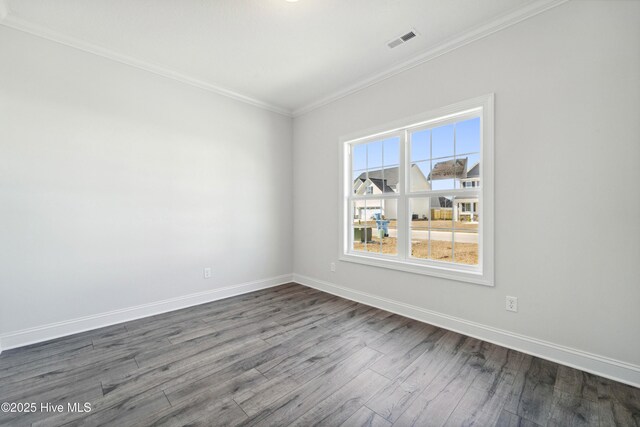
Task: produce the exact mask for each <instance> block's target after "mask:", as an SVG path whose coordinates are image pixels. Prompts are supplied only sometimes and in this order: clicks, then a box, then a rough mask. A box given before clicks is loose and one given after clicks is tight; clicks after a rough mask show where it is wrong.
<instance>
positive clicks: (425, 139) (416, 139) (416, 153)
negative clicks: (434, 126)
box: [411, 129, 431, 162]
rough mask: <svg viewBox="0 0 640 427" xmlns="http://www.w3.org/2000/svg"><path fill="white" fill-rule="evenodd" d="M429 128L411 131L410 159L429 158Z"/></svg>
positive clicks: (414, 160) (413, 160) (415, 160)
mask: <svg viewBox="0 0 640 427" xmlns="http://www.w3.org/2000/svg"><path fill="white" fill-rule="evenodd" d="M430 143H431V129H426V130H421V131H418V132H413V133H411V161H412V162H418V161H420V160H429V159H430V158H431V146H430Z"/></svg>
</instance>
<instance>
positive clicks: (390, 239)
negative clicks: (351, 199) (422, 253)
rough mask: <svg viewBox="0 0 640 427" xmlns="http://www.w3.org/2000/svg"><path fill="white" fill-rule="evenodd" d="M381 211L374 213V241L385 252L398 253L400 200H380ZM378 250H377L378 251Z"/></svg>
mask: <svg viewBox="0 0 640 427" xmlns="http://www.w3.org/2000/svg"><path fill="white" fill-rule="evenodd" d="M380 206H381V212H380V213H378V212H376V213H374V214H373V219H372V221H373V224H372V229H373V239H372V240H373V241H374V242H376V243H378V244H379V245H380V251H381V252H382V253H383V254H391V255H395V254H397V253H398V250H397V249H398V245H397V238H398V233H397V231H398V226H397V223H398V201H397V200H395V199H384V200H380ZM376 252H377V251H376Z"/></svg>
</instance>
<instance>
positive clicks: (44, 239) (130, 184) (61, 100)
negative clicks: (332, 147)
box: [0, 26, 292, 348]
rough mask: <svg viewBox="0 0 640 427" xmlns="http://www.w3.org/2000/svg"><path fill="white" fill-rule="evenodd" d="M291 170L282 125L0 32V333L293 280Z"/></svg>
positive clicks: (187, 89)
mask: <svg viewBox="0 0 640 427" xmlns="http://www.w3.org/2000/svg"><path fill="white" fill-rule="evenodd" d="M291 174H292V167H291V119H290V118H287V117H284V116H281V115H278V114H276V113H271V112H267V111H264V110H261V109H259V108H255V107H252V106H249V105H246V104H243V103H239V102H236V101H233V100H230V99H228V98H224V97H220V96H218V95H215V94H213V93H210V92H206V91H204V90H201V89H198V88H195V87H191V86H188V85H185V84H182V83H178V82H176V81H173V80H169V79H166V78H164V77H160V76H157V75H155V74H151V73H149V72H146V71H142V70H139V69H137V68H133V67H130V66H127V65H123V64H120V63H117V62H114V61H111V60H108V59H104V58H101V57H99V56H95V55H92V54H89V53H85V52H83V51H80V50H76V49H73V48H70V47H66V46H63V45H60V44H56V43H54V42H50V41H47V40H44V39H41V38H37V37H34V36H31V35H28V34H26V33H22V32H18V31H15V30H11V29H8V28H6V27H2V26H0V335H2V334H4V335H7V334H9V335H10V334H11V333H13V332H15V331H20V330H23V329H26V328H34V327H39V326H43V325H48V324H51V323H53V322H62V321H67V320H72V319H77V318H79V317H82V316H93V315H96V314H99V313H105V312H110V311H112V310H118V309H125V308H128V307H133V306H138V305H143V304H148V303H152V302H155V301H161V300H166V299H171V298H177V297H181V296H185V295H189V294H193V293H198V292H204V291H209V290H213V289H218V288H222V287H227V286H231V285H237V284H242V283H246V282H252V281H260V280H263V279H268V278H273V277H276V276H280V275H284V274H289V275H290V273H291V271H292V255H291V247H292V239H291V234H292V225H291V224H292V184H291ZM205 266H209V267H212V268H213V276H214V277H213V278H211V279H209V280H205V279H203V267H205ZM125 317H126V316H125ZM106 320H108V319H106ZM106 320H105V321H106ZM82 325H85V324H80V326H82ZM92 325H93V324H92ZM85 326H86V325H85ZM89 326H91V325H89ZM74 327H75V326H74V325H71V326H69V328H70V329H69V328H67V329H65V330H64V331H62V332H65V331H66V332H68V331H70V330H72V329H73V328H74ZM58 332H60V331H59V330H55V331H52V332H46V331H45V332H44V333H43V334H41V336H38V337H36V338H42V337H47V333H58ZM29 337H31V335H28V336H26V339H30V338H29ZM19 341H20V338H18V339H17V341H14V342H13V344H15V343H16V342H19ZM6 347H7V346H5V348H6Z"/></svg>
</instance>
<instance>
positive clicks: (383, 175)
mask: <svg viewBox="0 0 640 427" xmlns="http://www.w3.org/2000/svg"><path fill="white" fill-rule="evenodd" d="M399 176H400V168H398V167H395V168H386V169H376V170H372V171H369V179H370V180H372V181H373V180H374V179H378V180H382V179H384V180H385V181H387V182H390V183H392V184H394V183H398V177H399ZM356 179H359V180H361V181H365V180H366V179H367V173H366V172H362V173H361V174H360V176H358V178H356Z"/></svg>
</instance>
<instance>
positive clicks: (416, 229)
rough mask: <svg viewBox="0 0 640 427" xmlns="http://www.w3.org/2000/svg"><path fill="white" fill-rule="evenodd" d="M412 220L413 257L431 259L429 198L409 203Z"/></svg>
mask: <svg viewBox="0 0 640 427" xmlns="http://www.w3.org/2000/svg"><path fill="white" fill-rule="evenodd" d="M409 213H410V218H411V236H410V238H411V256H412V257H414V258H422V259H426V258H428V257H429V198H427V197H421V198H413V199H410V201H409Z"/></svg>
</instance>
